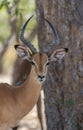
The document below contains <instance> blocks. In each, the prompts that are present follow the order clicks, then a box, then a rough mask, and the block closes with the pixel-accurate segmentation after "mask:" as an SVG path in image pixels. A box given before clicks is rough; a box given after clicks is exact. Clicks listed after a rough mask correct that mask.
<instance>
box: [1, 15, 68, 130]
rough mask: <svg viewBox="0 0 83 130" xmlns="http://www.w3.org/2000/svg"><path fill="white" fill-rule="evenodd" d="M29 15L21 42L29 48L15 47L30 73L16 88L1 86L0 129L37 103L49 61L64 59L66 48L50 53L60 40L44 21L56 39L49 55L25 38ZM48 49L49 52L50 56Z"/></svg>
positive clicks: (10, 125) (5, 129)
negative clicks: (28, 67)
mask: <svg viewBox="0 0 83 130" xmlns="http://www.w3.org/2000/svg"><path fill="white" fill-rule="evenodd" d="M31 18H32V16H31V17H30V18H29V19H28V20H27V21H26V22H25V24H24V26H23V28H22V31H21V34H20V40H21V41H22V42H23V43H24V44H25V45H27V46H28V48H25V47H24V46H21V45H15V49H16V51H17V52H18V55H19V56H20V57H22V59H23V60H25V59H27V60H28V61H29V62H30V63H31V70H30V74H29V76H28V77H27V79H26V80H25V81H24V82H23V83H22V84H21V85H19V86H18V87H15V86H11V85H9V84H7V83H0V130H10V129H12V128H13V127H15V126H16V125H17V124H18V122H19V121H20V120H21V119H22V118H23V117H24V116H25V115H26V114H27V113H28V112H29V111H30V110H31V109H32V108H33V107H34V105H35V104H36V103H37V100H38V97H39V93H40V90H41V86H42V83H43V82H44V81H45V80H46V74H47V69H48V66H49V65H50V64H49V63H50V62H53V61H57V60H60V59H62V58H63V57H64V55H65V54H66V52H67V51H68V49H67V48H63V49H56V50H54V51H53V52H52V49H51V48H54V47H55V45H56V43H57V42H59V38H58V35H57V32H56V30H55V29H54V27H53V25H52V24H51V23H50V22H49V21H48V20H47V19H45V21H46V22H47V23H48V24H49V26H50V27H51V29H52V32H53V34H54V37H55V40H54V42H53V43H52V44H51V46H50V47H49V46H48V48H47V50H48V52H37V50H36V49H35V48H34V46H33V45H32V44H31V43H30V41H28V40H26V39H25V38H24V32H25V29H26V26H27V24H28V22H29V21H30V19H31ZM49 49H51V53H50V54H49Z"/></svg>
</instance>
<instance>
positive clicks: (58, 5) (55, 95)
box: [36, 0, 83, 130]
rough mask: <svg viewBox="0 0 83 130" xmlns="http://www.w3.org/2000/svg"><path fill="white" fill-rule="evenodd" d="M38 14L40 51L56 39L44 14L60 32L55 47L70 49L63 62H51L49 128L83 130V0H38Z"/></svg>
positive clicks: (46, 87) (47, 84)
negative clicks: (58, 41) (58, 40)
mask: <svg viewBox="0 0 83 130" xmlns="http://www.w3.org/2000/svg"><path fill="white" fill-rule="evenodd" d="M36 13H37V20H38V41H39V47H40V50H41V51H43V50H44V49H46V47H47V45H48V44H51V42H52V40H53V37H52V33H51V30H50V29H49V26H48V25H47V24H46V23H45V21H44V19H43V18H44V17H45V18H47V19H48V20H49V21H50V22H51V23H53V24H54V25H55V27H56V29H57V31H58V34H59V37H60V43H59V44H58V45H56V48H64V47H68V48H69V53H68V55H67V56H65V58H64V60H63V61H62V62H61V63H52V64H51V66H50V68H49V72H48V75H47V80H46V82H45V83H44V85H43V87H44V93H45V112H46V119H47V130H82V129H83V122H82V120H83V119H82V118H83V117H82V115H83V111H82V109H83V43H82V42H83V1H81V0H71V1H69V0H45V1H44V0H36ZM56 48H55V49H56Z"/></svg>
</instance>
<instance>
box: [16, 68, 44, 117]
mask: <svg viewBox="0 0 83 130" xmlns="http://www.w3.org/2000/svg"><path fill="white" fill-rule="evenodd" d="M35 77H36V74H35V72H34V69H33V68H32V69H31V72H30V75H29V76H28V78H27V79H26V81H25V82H24V83H23V84H21V85H20V86H19V87H18V88H17V91H16V93H15V95H16V100H17V101H18V104H19V105H20V110H21V112H22V111H23V115H25V114H26V113H28V112H29V111H30V110H31V109H32V108H33V106H34V105H35V104H36V103H37V100H38V97H39V93H40V90H41V86H42V84H40V83H39V82H38V81H37V80H36V79H35Z"/></svg>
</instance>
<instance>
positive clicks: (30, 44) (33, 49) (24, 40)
mask: <svg viewBox="0 0 83 130" xmlns="http://www.w3.org/2000/svg"><path fill="white" fill-rule="evenodd" d="M32 17H33V15H32V16H31V17H30V18H29V19H28V20H27V21H26V22H25V24H24V25H23V27H22V30H21V33H20V40H21V41H22V42H23V43H24V44H25V45H27V46H28V48H29V49H30V50H31V51H32V53H36V52H37V50H36V48H34V46H33V45H32V43H31V42H30V41H28V40H27V39H25V38H24V32H25V29H26V26H27V24H28V23H29V21H30V20H31V18H32Z"/></svg>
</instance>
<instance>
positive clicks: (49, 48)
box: [45, 19, 59, 53]
mask: <svg viewBox="0 0 83 130" xmlns="http://www.w3.org/2000/svg"><path fill="white" fill-rule="evenodd" d="M45 21H46V22H47V23H48V24H49V26H50V27H51V29H52V32H53V34H54V41H53V42H52V43H51V44H49V45H48V47H47V49H46V50H47V52H46V53H50V51H52V50H53V49H54V48H55V46H56V44H58V43H59V36H58V34H57V31H56V29H55V27H54V26H53V25H52V24H51V23H50V22H49V21H48V20H47V19H45Z"/></svg>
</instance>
